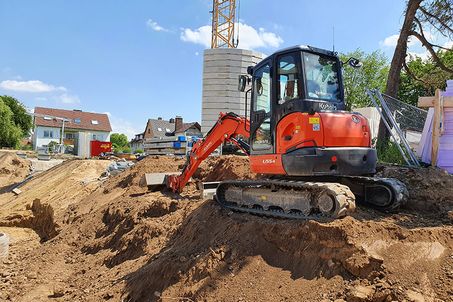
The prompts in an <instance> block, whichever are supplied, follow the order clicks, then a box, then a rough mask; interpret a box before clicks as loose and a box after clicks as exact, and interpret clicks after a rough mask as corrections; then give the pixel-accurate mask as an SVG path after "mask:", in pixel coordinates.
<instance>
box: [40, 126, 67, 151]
mask: <svg viewBox="0 0 453 302" xmlns="http://www.w3.org/2000/svg"><path fill="white" fill-rule="evenodd" d="M44 131H52V132H53V137H52V138H50V137H44ZM60 132H61V128H53V127H43V126H37V127H36V129H35V133H34V142H35V144H34V148H35V150H36V148H37V147H42V146H45V145H48V144H49V143H50V142H52V141H54V142H57V143H59V142H60Z"/></svg>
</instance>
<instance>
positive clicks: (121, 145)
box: [110, 133, 130, 152]
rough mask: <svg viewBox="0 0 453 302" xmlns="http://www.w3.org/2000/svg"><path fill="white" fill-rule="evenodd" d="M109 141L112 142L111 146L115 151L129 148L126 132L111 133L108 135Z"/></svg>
mask: <svg viewBox="0 0 453 302" xmlns="http://www.w3.org/2000/svg"><path fill="white" fill-rule="evenodd" d="M110 142H111V143H112V147H113V150H114V151H115V152H125V151H127V150H130V148H129V140H128V139H127V136H126V134H123V133H112V134H111V135H110Z"/></svg>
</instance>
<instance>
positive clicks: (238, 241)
mask: <svg viewBox="0 0 453 302" xmlns="http://www.w3.org/2000/svg"><path fill="white" fill-rule="evenodd" d="M246 161H247V158H244V157H234V156H232V157H230V156H228V157H218V158H210V159H208V160H207V162H205V163H204V164H203V165H202V166H201V167H200V170H199V172H198V175H197V178H198V179H200V180H204V181H210V180H219V179H225V178H228V177H230V176H234V178H236V177H238V178H239V177H240V178H249V177H254V175H251V174H247V173H249V172H247V171H246V170H245V169H248V163H247V162H246ZM80 163H81V162H80V161H79V163H78V165H76V166H79V165H80ZM183 163H184V160H182V159H175V158H170V157H156V158H153V157H148V158H146V159H144V160H143V161H140V162H138V163H137V164H136V165H135V166H133V167H131V168H130V169H128V170H126V171H125V172H123V173H121V174H119V175H117V176H115V177H112V178H110V179H108V180H107V181H106V182H104V183H102V184H97V186H96V187H94V188H92V190H91V191H90V192H89V193H87V194H85V195H83V194H82V195H83V197H82V198H81V199H76V201H75V202H71V203H70V204H69V206H66V208H65V211H62V210H61V209H60V210H58V211H57V210H55V213H54V220H55V221H57V223H58V224H59V234H58V235H57V236H56V237H54V238H53V239H51V240H48V241H46V242H45V243H43V244H42V245H41V246H40V247H38V248H35V249H33V250H27V248H26V247H22V246H20V245H18V246H12V247H11V253H12V255H15V256H16V257H17V258H15V259H12V260H11V263H10V264H9V265H3V266H2V264H0V272H2V271H8V273H9V274H10V276H9V277H8V278H9V281H8V282H6V283H2V281H1V279H0V300H2V299H3V300H6V301H8V299H9V300H12V301H44V300H47V299H48V298H49V297H52V298H54V297H58V300H59V301H77V300H86V301H104V300H106V301H121V300H123V301H170V300H175V301H178V300H179V301H260V300H261V301H262V300H265V301H283V300H287V301H334V300H335V299H346V300H348V301H391V300H398V301H402V300H404V299H406V300H409V301H410V300H411V299H412V300H416V299H419V300H421V299H424V300H425V301H435V299H438V300H440V301H442V300H445V301H448V299H450V297H451V296H452V295H453V292H452V291H451V289H452V288H453V273H452V271H453V257H452V256H453V242H452V237H451V236H452V235H451V234H453V226H452V223H451V221H450V220H442V219H439V218H438V217H430V216H425V215H424V212H423V211H418V212H417V210H411V211H403V212H401V213H398V214H383V213H379V212H376V211H374V210H371V209H367V208H359V209H358V212H357V213H356V214H355V215H354V216H353V217H346V218H345V219H341V220H336V221H332V222H327V223H320V222H316V221H288V220H279V219H269V218H263V217H257V216H252V215H246V214H239V213H233V212H230V211H227V210H224V209H222V208H220V207H219V206H218V205H217V204H216V203H215V202H214V201H205V202H203V201H201V200H200V197H199V195H200V192H199V191H198V190H197V189H196V188H195V186H194V185H189V186H187V187H186V188H185V189H184V191H183V193H182V194H180V195H178V194H173V193H171V192H168V191H166V190H164V191H162V192H148V191H147V188H146V187H143V186H140V179H141V177H142V176H143V174H144V173H145V172H173V171H175V170H178V168H180V167H181V165H182V164H183ZM87 165H88V166H85V167H84V168H83V169H84V170H89V169H90V165H96V163H95V162H94V161H87ZM226 166H227V167H228V168H227V169H224V168H225V167H226ZM74 167H75V166H74ZM222 169H223V170H228V172H225V174H221V170H222ZM57 170H58V171H60V172H59V173H58V174H63V175H65V173H66V172H64V171H66V170H65V169H63V170H59V168H58V169H57ZM213 171H214V172H213ZM241 173H242V174H241ZM388 173H390V172H388ZM395 173H396V172H395ZM239 175H240V176H239ZM408 175H409V174H408ZM416 175H419V174H416ZM53 176H54V174H48V175H47V176H46V177H45V178H42V179H41V184H45V183H47V179H53ZM215 176H216V177H215ZM389 176H390V175H389ZM224 177H225V178H224ZM56 179H58V177H56ZM406 181H407V182H408V183H409V184H411V179H410V175H409V176H408V179H407V180H406ZM76 183H79V181H78V180H76V178H74V177H73V178H68V180H67V182H66V186H67V187H72V186H74V187H73V188H75V189H77V190H79V191H82V188H83V187H82V188H81V187H79V186H75V184H76ZM415 183H416V182H415V181H414V184H413V185H414V186H415ZM54 185H57V184H54ZM411 188H412V187H411ZM414 188H415V187H414ZM35 189H36V190H38V191H39V190H40V188H39V186H38V185H36V187H35ZM58 189H59V190H63V189H62V188H58ZM47 191H49V189H48V188H47ZM43 195H44V194H43ZM414 196H417V195H414ZM53 197H54V198H56V197H57V196H56V195H54V196H53ZM414 198H415V197H414ZM420 198H422V197H420ZM57 204H58V203H57ZM62 205H63V204H62ZM23 272H26V273H25V278H24V273H23Z"/></svg>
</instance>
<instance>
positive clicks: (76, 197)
mask: <svg viewBox="0 0 453 302" xmlns="http://www.w3.org/2000/svg"><path fill="white" fill-rule="evenodd" d="M109 164H110V162H109V161H102V160H71V161H66V162H63V163H62V164H60V165H58V166H55V167H53V168H51V169H49V170H47V171H45V172H43V173H41V174H38V175H36V176H34V177H33V178H32V179H31V180H30V181H28V182H27V183H26V184H24V185H23V186H22V187H21V188H20V190H21V191H22V193H21V194H19V195H15V194H14V193H12V192H9V193H4V194H2V195H1V199H0V226H20V227H30V228H33V229H35V231H37V233H38V234H39V235H40V236H41V238H42V239H43V240H47V239H49V238H52V237H54V236H55V235H56V234H57V233H58V230H59V227H60V225H61V223H62V221H63V216H64V213H65V212H66V210H67V209H68V207H69V206H70V205H71V204H74V203H77V202H79V201H80V200H82V199H83V198H85V197H86V196H88V195H89V194H91V193H92V192H93V191H94V190H95V189H97V188H98V187H99V186H100V184H101V183H100V182H99V181H98V177H99V175H100V174H101V173H102V172H103V171H104V170H105V169H106V167H107V166H108V165H109Z"/></svg>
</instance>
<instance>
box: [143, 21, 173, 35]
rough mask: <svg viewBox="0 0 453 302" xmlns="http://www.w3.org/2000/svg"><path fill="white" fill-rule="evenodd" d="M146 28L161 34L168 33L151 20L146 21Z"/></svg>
mask: <svg viewBox="0 0 453 302" xmlns="http://www.w3.org/2000/svg"><path fill="white" fill-rule="evenodd" d="M146 26H148V27H149V28H151V29H152V30H154V31H162V32H167V31H169V30H168V29H166V28H164V27H162V26H160V25H159V24H157V22H156V21H153V20H152V19H148V21H146Z"/></svg>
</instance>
